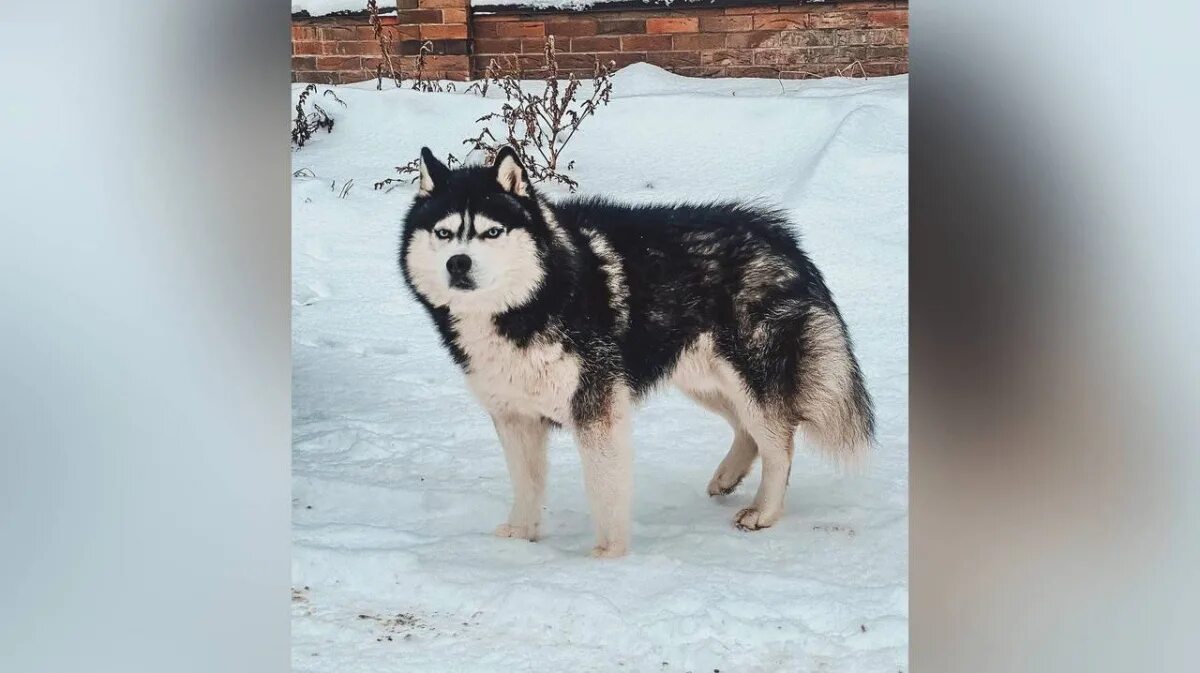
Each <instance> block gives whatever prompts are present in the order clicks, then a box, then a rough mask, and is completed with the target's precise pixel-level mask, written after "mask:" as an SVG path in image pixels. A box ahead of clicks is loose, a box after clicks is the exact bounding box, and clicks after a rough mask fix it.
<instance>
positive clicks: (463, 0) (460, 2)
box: [417, 0, 469, 9]
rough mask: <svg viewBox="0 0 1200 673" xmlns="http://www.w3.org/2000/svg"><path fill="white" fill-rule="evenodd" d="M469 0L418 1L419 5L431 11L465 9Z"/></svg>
mask: <svg viewBox="0 0 1200 673" xmlns="http://www.w3.org/2000/svg"><path fill="white" fill-rule="evenodd" d="M468 2H469V0H418V2H417V4H418V5H419V6H421V7H422V8H429V9H446V8H450V9H463V8H466V7H467V3H468Z"/></svg>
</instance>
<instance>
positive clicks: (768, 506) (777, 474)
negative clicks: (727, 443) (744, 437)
mask: <svg viewBox="0 0 1200 673" xmlns="http://www.w3.org/2000/svg"><path fill="white" fill-rule="evenodd" d="M744 416H747V417H749V418H744V419H743V420H744V422H746V424H747V426H748V430H749V432H750V434H751V436H753V437H754V441H755V443H756V444H757V445H758V453H759V455H760V456H761V457H762V483H760V484H759V485H758V493H757V494H755V496H754V503H753V504H751V505H750V506H749V507H747V508H745V509H743V510H741V511H740V512H738V513H737V515H736V516H735V517H734V518H733V523H734V525H736V526H737V527H738V528H740V529H742V530H758V529H760V528H767V527H768V526H770V525H772V524H774V523H775V522H776V521H778V520H779V517H780V515H782V514H783V497H784V495H785V494H786V493H787V485H788V474H789V473H790V472H791V470H792V440H793V438H794V437H795V429H794V428H793V427H791V426H790V425H789V424H787V423H782V422H778V421H772V420H769V418H768V416H767V415H766V414H764V413H762V412H761V411H760V410H758V409H755V410H752V411H750V412H749V413H745V414H744Z"/></svg>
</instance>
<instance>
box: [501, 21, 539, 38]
mask: <svg viewBox="0 0 1200 673" xmlns="http://www.w3.org/2000/svg"><path fill="white" fill-rule="evenodd" d="M495 25H496V37H541V36H543V35H545V34H546V24H544V23H542V22H541V21H519V22H513V23H497V24H495Z"/></svg>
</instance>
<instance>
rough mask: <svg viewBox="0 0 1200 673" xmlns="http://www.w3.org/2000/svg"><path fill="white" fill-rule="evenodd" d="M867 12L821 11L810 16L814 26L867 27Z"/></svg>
mask: <svg viewBox="0 0 1200 673" xmlns="http://www.w3.org/2000/svg"><path fill="white" fill-rule="evenodd" d="M867 23H868V22H867V13H866V12H841V11H838V12H819V13H813V14H812V15H810V16H809V17H808V25H809V26H810V27H812V28H866V27H867Z"/></svg>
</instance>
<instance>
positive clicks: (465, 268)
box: [446, 255, 475, 290]
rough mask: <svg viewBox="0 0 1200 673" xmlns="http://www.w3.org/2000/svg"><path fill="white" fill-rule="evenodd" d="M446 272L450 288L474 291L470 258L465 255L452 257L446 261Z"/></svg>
mask: <svg viewBox="0 0 1200 673" xmlns="http://www.w3.org/2000/svg"><path fill="white" fill-rule="evenodd" d="M446 271H449V272H450V287H452V288H454V289H456V290H474V289H475V281H473V280H471V258H470V257H468V256H467V255H454V256H453V257H451V258H450V259H448V260H446Z"/></svg>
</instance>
